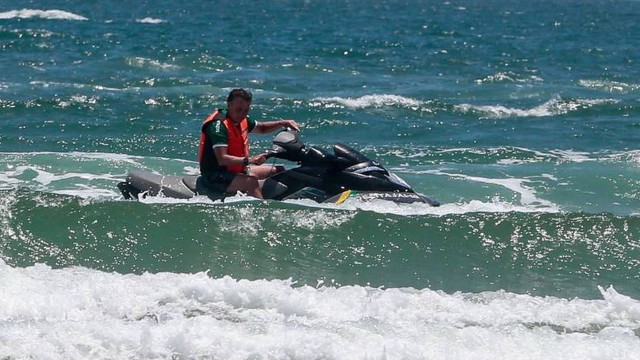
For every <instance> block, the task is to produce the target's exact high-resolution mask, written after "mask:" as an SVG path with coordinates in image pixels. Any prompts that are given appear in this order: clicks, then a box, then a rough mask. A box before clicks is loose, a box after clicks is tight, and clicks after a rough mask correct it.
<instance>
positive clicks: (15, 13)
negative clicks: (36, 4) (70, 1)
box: [0, 9, 89, 20]
mask: <svg viewBox="0 0 640 360" xmlns="http://www.w3.org/2000/svg"><path fill="white" fill-rule="evenodd" d="M16 18H19V19H30V18H41V19H53V20H89V19H87V18H86V17H84V16H81V15H77V14H74V13H70V12H67V11H63V10H37V9H36V10H34V9H22V10H11V11H5V12H0V20H9V19H16Z"/></svg>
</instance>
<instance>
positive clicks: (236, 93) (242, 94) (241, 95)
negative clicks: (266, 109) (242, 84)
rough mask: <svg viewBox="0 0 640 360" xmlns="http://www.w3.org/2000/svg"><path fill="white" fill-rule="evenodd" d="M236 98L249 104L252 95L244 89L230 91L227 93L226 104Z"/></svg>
mask: <svg viewBox="0 0 640 360" xmlns="http://www.w3.org/2000/svg"><path fill="white" fill-rule="evenodd" d="M237 97H239V98H241V99H244V100H246V101H248V102H251V98H252V95H251V93H250V92H249V91H247V90H245V89H233V90H231V92H230V93H229V96H228V97H227V102H232V101H233V99H235V98H237Z"/></svg>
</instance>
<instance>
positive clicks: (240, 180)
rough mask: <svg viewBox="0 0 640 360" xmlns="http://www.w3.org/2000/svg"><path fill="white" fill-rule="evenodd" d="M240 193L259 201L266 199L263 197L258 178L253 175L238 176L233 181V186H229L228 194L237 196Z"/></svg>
mask: <svg viewBox="0 0 640 360" xmlns="http://www.w3.org/2000/svg"><path fill="white" fill-rule="evenodd" d="M238 191H242V192H243V193H246V194H247V195H249V196H253V197H256V198H258V199H264V196H262V190H260V184H259V183H258V178H257V177H255V176H252V175H244V174H238V175H236V177H235V178H234V179H233V180H232V181H231V184H229V187H228V188H227V192H228V193H231V194H235V193H236V192H238Z"/></svg>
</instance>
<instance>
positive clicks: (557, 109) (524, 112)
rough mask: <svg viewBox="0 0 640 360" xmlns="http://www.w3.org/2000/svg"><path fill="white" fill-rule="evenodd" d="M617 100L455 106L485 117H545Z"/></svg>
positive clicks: (557, 99) (554, 99)
mask: <svg viewBox="0 0 640 360" xmlns="http://www.w3.org/2000/svg"><path fill="white" fill-rule="evenodd" d="M616 102H619V100H613V99H576V100H569V101H567V100H562V99H560V98H553V99H551V100H549V101H547V102H545V103H543V104H541V105H538V106H535V107H533V108H530V109H519V108H511V107H506V106H503V105H472V104H460V105H456V106H455V108H456V109H458V110H459V111H461V112H463V113H469V112H473V113H479V114H480V115H481V116H482V117H486V118H498V119H501V118H511V117H547V116H555V115H562V114H567V113H570V112H573V111H577V110H580V109H586V108H591V107H594V106H597V105H601V104H611V103H616Z"/></svg>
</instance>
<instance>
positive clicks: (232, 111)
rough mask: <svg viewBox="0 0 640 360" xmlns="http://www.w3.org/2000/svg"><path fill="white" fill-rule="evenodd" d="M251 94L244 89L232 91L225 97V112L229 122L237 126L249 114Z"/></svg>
mask: <svg viewBox="0 0 640 360" xmlns="http://www.w3.org/2000/svg"><path fill="white" fill-rule="evenodd" d="M251 98H252V96H251V93H250V92H249V91H247V90H245V89H233V90H231V92H230V93H229V96H228V97H227V111H228V115H229V117H230V118H231V120H232V121H233V122H234V123H236V124H238V123H240V121H242V119H244V118H246V117H247V114H249V108H250V107H251Z"/></svg>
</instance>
